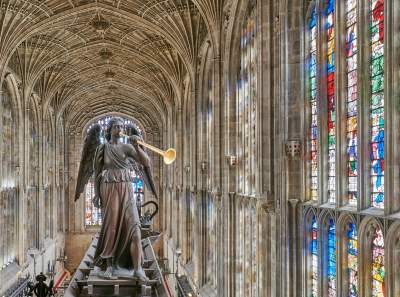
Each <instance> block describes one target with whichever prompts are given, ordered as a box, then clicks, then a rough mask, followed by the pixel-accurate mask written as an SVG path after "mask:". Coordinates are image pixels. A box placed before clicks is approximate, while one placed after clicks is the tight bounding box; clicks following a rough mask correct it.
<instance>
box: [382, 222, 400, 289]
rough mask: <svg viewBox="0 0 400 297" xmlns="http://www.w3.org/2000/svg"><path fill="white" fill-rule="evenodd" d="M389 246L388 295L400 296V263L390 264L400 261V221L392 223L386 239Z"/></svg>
mask: <svg viewBox="0 0 400 297" xmlns="http://www.w3.org/2000/svg"><path fill="white" fill-rule="evenodd" d="M385 244H386V246H387V251H388V252H387V258H388V259H390V260H389V261H386V262H387V263H389V265H387V281H388V286H387V290H388V291H387V296H400V277H399V276H400V267H399V265H397V264H396V265H390V264H391V263H400V222H395V223H392V225H391V226H390V228H389V230H388V232H387V239H386V240H385Z"/></svg>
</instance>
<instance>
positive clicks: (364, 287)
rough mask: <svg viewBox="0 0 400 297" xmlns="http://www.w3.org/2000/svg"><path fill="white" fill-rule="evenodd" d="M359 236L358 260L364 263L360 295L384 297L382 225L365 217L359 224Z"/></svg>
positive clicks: (383, 241) (373, 219)
mask: <svg viewBox="0 0 400 297" xmlns="http://www.w3.org/2000/svg"><path fill="white" fill-rule="evenodd" d="M360 235H361V236H360V247H361V248H360V259H362V261H363V262H364V263H363V268H364V275H363V277H362V278H361V281H362V283H361V284H360V285H361V290H360V295H362V296H368V297H384V296H386V294H385V265H384V262H385V240H384V233H383V227H382V224H381V223H380V222H379V221H378V220H377V219H375V218H371V217H367V218H365V219H364V221H363V222H362V223H361V227H360Z"/></svg>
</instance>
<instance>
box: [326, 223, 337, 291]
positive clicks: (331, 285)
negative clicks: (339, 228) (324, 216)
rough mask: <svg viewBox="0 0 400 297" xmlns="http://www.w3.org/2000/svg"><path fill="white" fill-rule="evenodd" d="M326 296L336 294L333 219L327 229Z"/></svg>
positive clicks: (334, 230) (334, 229)
mask: <svg viewBox="0 0 400 297" xmlns="http://www.w3.org/2000/svg"><path fill="white" fill-rule="evenodd" d="M328 296H329V297H335V296H336V228H335V222H334V221H333V219H330V220H329V229H328Z"/></svg>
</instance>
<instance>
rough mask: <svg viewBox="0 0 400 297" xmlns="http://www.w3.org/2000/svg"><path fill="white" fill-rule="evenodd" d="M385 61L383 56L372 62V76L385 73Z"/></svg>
mask: <svg viewBox="0 0 400 297" xmlns="http://www.w3.org/2000/svg"><path fill="white" fill-rule="evenodd" d="M383 65H384V60H383V56H381V57H379V58H376V59H374V60H372V61H371V76H376V75H378V74H381V73H383Z"/></svg>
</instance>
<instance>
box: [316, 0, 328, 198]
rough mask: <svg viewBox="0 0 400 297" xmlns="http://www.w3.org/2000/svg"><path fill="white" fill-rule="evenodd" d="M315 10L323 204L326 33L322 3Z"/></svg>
mask: <svg viewBox="0 0 400 297" xmlns="http://www.w3.org/2000/svg"><path fill="white" fill-rule="evenodd" d="M316 3H317V4H316V7H317V8H316V9H317V16H318V21H317V29H318V30H317V65H318V66H317V85H318V87H317V110H318V123H319V124H318V171H319V176H318V180H319V189H318V194H319V200H318V202H319V203H321V204H323V203H325V202H327V201H328V198H327V191H326V187H327V180H328V174H327V170H326V169H327V166H326V164H327V160H328V158H327V152H328V150H327V135H328V134H327V132H326V131H327V120H326V118H327V100H326V98H327V96H326V94H327V86H326V78H327V75H326V52H327V51H326V31H325V30H324V25H325V18H324V17H323V11H324V8H325V7H324V1H322V0H317V1H316Z"/></svg>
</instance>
